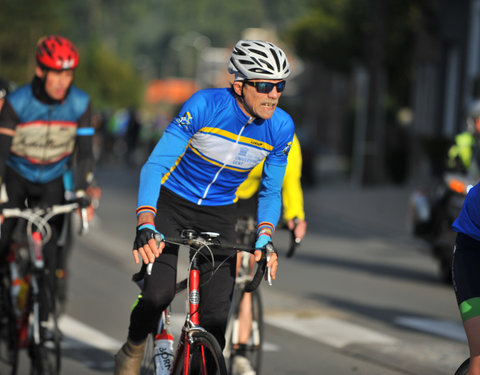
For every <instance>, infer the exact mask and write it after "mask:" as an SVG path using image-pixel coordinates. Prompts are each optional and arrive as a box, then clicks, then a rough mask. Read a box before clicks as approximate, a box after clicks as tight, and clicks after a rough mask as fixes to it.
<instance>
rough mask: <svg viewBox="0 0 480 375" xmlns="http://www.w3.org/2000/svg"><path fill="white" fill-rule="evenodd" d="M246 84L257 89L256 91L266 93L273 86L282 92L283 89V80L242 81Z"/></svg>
mask: <svg viewBox="0 0 480 375" xmlns="http://www.w3.org/2000/svg"><path fill="white" fill-rule="evenodd" d="M244 82H245V83H246V84H247V85H250V86H253V87H255V88H256V89H257V92H259V93H262V94H268V93H269V92H271V91H272V90H273V88H274V87H276V88H277V91H278V92H282V91H283V90H284V89H285V84H286V82H285V81H280V82H277V83H272V82H252V81H244Z"/></svg>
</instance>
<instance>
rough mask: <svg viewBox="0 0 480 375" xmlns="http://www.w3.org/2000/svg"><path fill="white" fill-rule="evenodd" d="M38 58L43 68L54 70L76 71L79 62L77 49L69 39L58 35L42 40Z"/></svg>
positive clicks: (37, 54)
mask: <svg viewBox="0 0 480 375" xmlns="http://www.w3.org/2000/svg"><path fill="white" fill-rule="evenodd" d="M36 57H37V63H38V64H39V65H40V66H41V67H43V68H46V69H53V70H68V69H75V68H76V67H77V65H78V60H79V55H78V50H77V47H75V45H74V44H73V43H72V42H70V41H69V40H68V39H67V38H64V37H62V36H58V35H49V36H46V37H43V38H42V39H40V40H39V41H38V43H37V52H36Z"/></svg>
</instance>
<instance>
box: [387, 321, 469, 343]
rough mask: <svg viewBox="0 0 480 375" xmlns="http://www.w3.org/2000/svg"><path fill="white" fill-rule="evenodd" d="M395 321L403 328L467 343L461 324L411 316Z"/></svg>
mask: <svg viewBox="0 0 480 375" xmlns="http://www.w3.org/2000/svg"><path fill="white" fill-rule="evenodd" d="M394 321H395V323H396V324H398V325H400V326H403V327H408V328H413V329H416V330H417V331H422V332H428V333H433V334H435V335H438V336H442V337H447V338H449V339H453V340H456V341H460V342H467V336H466V335H465V331H464V329H463V325H462V324H461V323H460V322H453V321H448V320H440V319H428V318H420V317H410V316H399V317H397V318H396V319H395V320H394Z"/></svg>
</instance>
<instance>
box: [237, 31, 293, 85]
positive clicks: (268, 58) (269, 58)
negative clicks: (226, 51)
mask: <svg viewBox="0 0 480 375" xmlns="http://www.w3.org/2000/svg"><path fill="white" fill-rule="evenodd" d="M228 71H229V72H230V73H232V74H235V81H243V80H244V79H262V78H263V79H286V78H287V77H288V76H289V75H290V64H289V63H288V60H287V56H286V55H285V52H283V51H282V50H281V49H280V48H278V47H277V46H276V45H275V44H273V43H270V42H266V41H263V40H240V41H238V42H237V44H236V45H235V47H234V48H233V52H232V56H231V57H230V63H229V64H228Z"/></svg>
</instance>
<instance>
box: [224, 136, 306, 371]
mask: <svg viewBox="0 0 480 375" xmlns="http://www.w3.org/2000/svg"><path fill="white" fill-rule="evenodd" d="M262 169H263V163H261V164H258V165H257V166H256V167H255V168H253V170H252V171H251V172H250V173H249V175H248V178H247V179H246V180H245V181H244V182H243V183H242V184H241V185H240V186H239V188H238V190H237V195H238V198H239V200H238V207H237V209H238V216H239V217H248V216H253V217H255V212H256V206H257V198H258V197H257V192H258V190H259V188H260V181H261V177H262ZM301 177H302V152H301V147H300V142H299V140H298V138H297V135H296V134H295V135H294V137H293V142H292V147H291V148H290V152H289V154H288V159H287V168H286V169H285V177H284V178H283V184H282V203H283V222H284V223H285V224H286V226H287V227H288V229H290V230H292V231H293V234H294V236H295V238H296V239H297V240H298V241H301V240H302V239H303V237H305V234H306V232H307V222H306V221H305V211H304V206H303V190H302V184H301ZM240 259H241V254H238V255H237V265H238V264H239V263H240V261H241V260H240ZM252 266H253V263H252ZM251 301H252V298H251V294H250V293H245V294H244V297H243V299H242V302H241V306H240V312H239V317H238V319H239V327H238V330H239V333H238V341H239V345H238V348H236V351H235V352H236V353H237V355H236V356H235V358H234V359H233V373H234V374H239V375H255V370H254V369H253V368H252V366H251V364H250V363H249V361H248V358H247V356H246V353H245V354H244V351H245V350H246V344H247V342H248V340H249V338H250V334H251V331H250V327H251V324H252V314H251V311H252V308H251V303H252V302H251Z"/></svg>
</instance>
